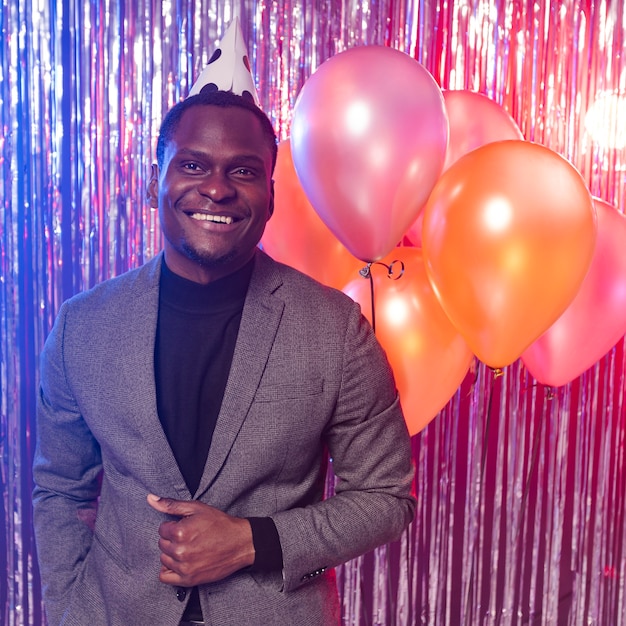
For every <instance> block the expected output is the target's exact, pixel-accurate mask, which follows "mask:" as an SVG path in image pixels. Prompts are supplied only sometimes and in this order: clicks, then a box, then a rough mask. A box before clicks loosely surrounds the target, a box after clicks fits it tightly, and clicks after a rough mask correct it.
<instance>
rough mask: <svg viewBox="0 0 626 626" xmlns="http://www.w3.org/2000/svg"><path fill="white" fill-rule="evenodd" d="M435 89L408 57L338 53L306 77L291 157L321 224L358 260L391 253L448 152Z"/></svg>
mask: <svg viewBox="0 0 626 626" xmlns="http://www.w3.org/2000/svg"><path fill="white" fill-rule="evenodd" d="M447 141H448V120H447V118H446V113H445V109H444V104H443V96H442V95H441V90H440V89H439V87H438V86H437V84H436V83H435V81H434V79H433V78H432V76H431V75H430V74H429V73H428V72H427V70H426V69H425V68H424V67H423V66H421V65H420V64H419V63H418V62H417V61H416V60H415V59H413V58H412V57H410V56H409V55H407V54H405V53H403V52H400V51H398V50H394V49H392V48H387V47H384V46H363V47H358V48H353V49H350V50H347V51H345V52H341V53H339V54H337V55H335V56H333V57H331V58H330V59H328V60H327V61H326V62H325V63H323V64H322V65H321V66H320V67H319V68H318V69H317V71H316V72H315V73H314V74H313V75H312V76H311V77H310V78H309V79H308V80H307V81H306V83H305V84H304V86H303V88H302V91H301V92H300V94H299V96H298V99H297V101H296V104H295V107H294V112H293V120H292V126H291V148H292V154H293V162H294V165H295V168H296V172H297V174H298V178H299V179H300V182H301V183H302V187H303V189H304V191H305V193H306V195H307V197H308V198H309V200H310V202H311V204H312V205H313V208H314V209H315V210H316V211H317V213H318V214H319V216H320V217H321V218H322V220H323V221H324V223H325V224H326V225H327V226H328V228H330V230H331V231H332V232H333V233H334V234H335V235H336V237H337V238H338V239H339V240H340V241H341V242H342V243H343V244H344V245H345V246H346V248H347V249H348V250H349V251H350V252H351V253H352V254H353V255H354V256H355V257H357V258H359V259H362V260H363V261H375V260H378V259H380V258H382V257H383V256H385V255H386V254H388V253H389V252H390V251H391V250H393V248H394V247H395V246H396V245H397V244H398V242H399V241H400V240H401V238H402V235H403V234H404V232H405V231H406V229H407V228H408V227H409V225H410V224H411V223H412V222H413V221H414V219H415V218H416V216H417V214H418V212H419V211H420V210H421V209H422V207H423V205H424V203H425V202H426V199H427V198H428V195H429V194H430V191H431V190H432V188H433V186H434V184H435V182H436V181H437V178H438V177H439V174H440V172H441V168H442V167H443V162H444V158H445V151H446V146H447Z"/></svg>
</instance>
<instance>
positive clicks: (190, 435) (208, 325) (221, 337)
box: [154, 259, 283, 619]
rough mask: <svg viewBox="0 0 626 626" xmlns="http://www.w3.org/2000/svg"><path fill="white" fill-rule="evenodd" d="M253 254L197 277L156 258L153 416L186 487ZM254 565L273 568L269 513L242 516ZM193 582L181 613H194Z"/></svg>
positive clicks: (192, 481) (195, 479) (278, 558)
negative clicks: (209, 277) (229, 268)
mask: <svg viewBox="0 0 626 626" xmlns="http://www.w3.org/2000/svg"><path fill="white" fill-rule="evenodd" d="M253 266H254V261H250V262H249V263H247V264H246V265H245V266H244V267H243V268H241V269H240V270H238V271H236V272H234V273H233V274H230V275H229V276H226V277H224V278H221V279H219V280H216V281H214V282H211V283H209V284H208V285H202V284H199V283H195V282H193V281H190V280H187V279H185V278H182V277H181V276H178V275H177V274H175V273H174V272H172V271H171V270H170V269H169V268H168V267H167V265H166V263H165V259H163V263H162V265H161V283H160V291H159V317H158V325H157V335H156V344H155V353H154V363H155V380H156V395H157V408H158V413H159V419H160V420H161V424H162V426H163V430H164V431H165V435H166V436H167V440H168V442H169V444H170V447H171V448H172V451H173V453H174V457H175V458H176V461H177V463H178V466H179V467H180V470H181V473H182V475H183V478H184V479H185V482H186V483H187V487H188V488H189V491H190V492H191V494H192V495H193V494H195V493H196V491H197V489H198V486H199V484H200V478H201V477H202V472H203V471H204V466H205V463H206V459H207V455H208V453H209V448H210V447H211V440H212V438H213V431H214V430H215V424H216V422H217V416H218V414H219V411H220V407H221V405H222V399H223V397H224V390H225V389H226V382H227V380H228V374H229V372H230V366H231V363H232V359H233V353H234V351H235V342H236V340H237V333H238V332H239V323H240V322H241V314H242V312H243V305H244V301H245V298H246V294H247V292H248V285H249V284H250V277H251V276H252V268H253ZM248 519H249V521H250V526H251V528H252V539H253V542H254V549H255V554H256V556H255V561H254V565H253V566H252V568H253V569H255V570H263V571H272V570H280V569H282V566H283V561H282V550H281V547H280V539H279V537H278V532H277V530H276V526H275V525H274V522H273V520H272V519H271V518H265V517H251V518H248ZM201 616H202V612H201V609H200V601H199V597H198V590H197V589H196V588H194V589H193V592H192V595H191V599H190V602H189V604H188V605H187V609H186V611H185V616H184V617H185V619H201Z"/></svg>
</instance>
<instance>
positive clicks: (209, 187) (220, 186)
mask: <svg viewBox="0 0 626 626" xmlns="http://www.w3.org/2000/svg"><path fill="white" fill-rule="evenodd" d="M198 192H199V193H200V194H201V195H203V196H206V197H208V198H210V199H211V200H212V201H213V202H223V201H224V200H228V199H230V198H232V197H234V196H235V194H236V191H235V186H234V185H233V184H232V181H230V180H229V178H228V176H227V175H226V174H223V173H221V172H211V173H207V174H206V176H203V177H202V180H201V181H200V183H199V185H198Z"/></svg>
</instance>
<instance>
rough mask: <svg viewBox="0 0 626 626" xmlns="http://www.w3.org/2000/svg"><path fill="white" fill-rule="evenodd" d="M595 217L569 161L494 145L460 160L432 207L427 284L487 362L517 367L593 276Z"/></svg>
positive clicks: (531, 147)
mask: <svg viewBox="0 0 626 626" xmlns="http://www.w3.org/2000/svg"><path fill="white" fill-rule="evenodd" d="M595 238H596V212H595V209H594V206H593V202H592V199H591V195H590V194H589V191H588V190H587V187H586V186H585V183H584V181H583V179H582V177H581V176H580V174H579V173H578V172H577V171H576V169H575V168H574V167H573V166H572V165H571V164H570V163H568V162H567V161H566V160H565V159H564V158H562V157H561V156H559V155H558V154H556V153H555V152H553V151H551V150H549V149H548V148H545V147H543V146H540V145H538V144H533V143H530V142H526V141H500V142H496V143H490V144H487V145H485V146H482V147H480V148H477V149H476V150H473V151H472V152H469V153H468V154H466V155H465V156H463V157H461V158H460V159H459V160H458V161H457V162H456V163H454V164H453V165H452V166H451V167H450V169H449V170H447V171H446V172H444V174H443V175H442V176H441V178H440V179H439V181H438V183H437V185H436V187H435V189H434V190H433V192H432V194H431V196H430V198H429V200H428V203H427V205H426V208H425V210H424V225H423V229H422V246H423V248H422V249H423V250H424V258H425V260H426V267H427V270H428V275H429V278H430V280H431V282H432V284H433V287H434V289H435V292H436V293H437V295H438V297H439V300H440V302H441V304H442V307H443V309H444V311H445V312H446V313H447V315H448V317H449V318H450V320H451V321H452V323H453V324H454V326H455V327H456V328H457V329H458V331H459V332H460V333H461V334H462V335H463V337H464V338H465V340H466V341H467V343H468V344H469V346H470V348H471V350H472V352H473V353H474V354H475V355H476V356H477V357H478V358H479V359H480V360H481V361H483V362H484V363H485V364H486V365H489V366H490V367H493V368H501V367H504V366H505V365H508V364H510V363H512V362H513V361H515V360H516V359H517V358H518V357H519V356H520V355H521V354H522V352H523V351H524V350H525V349H526V348H527V347H528V346H529V345H530V344H531V343H532V342H533V341H535V339H537V338H538V337H539V336H540V335H541V334H542V333H544V332H545V331H546V330H547V329H548V328H549V327H550V326H551V325H552V324H553V323H554V322H555V321H556V320H557V319H558V317H559V316H560V315H561V313H563V311H564V310H565V309H566V308H567V307H568V306H569V304H570V303H571V302H572V300H573V299H574V297H575V296H576V293H577V292H578V289H579V288H580V285H581V283H582V281H583V278H584V277H585V274H586V273H587V270H588V269H589V265H590V263H591V258H592V255H593V249H594V243H595Z"/></svg>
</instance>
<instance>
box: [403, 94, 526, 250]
mask: <svg viewBox="0 0 626 626" xmlns="http://www.w3.org/2000/svg"><path fill="white" fill-rule="evenodd" d="M443 99H444V103H445V108H446V113H447V116H448V122H449V125H450V134H449V138H448V149H447V151H446V160H445V162H444V166H443V171H444V172H445V171H446V170H447V169H448V168H449V167H450V166H451V165H452V164H453V163H454V162H456V161H457V160H458V159H460V158H461V157H462V156H464V155H465V154H467V153H468V152H471V151H472V150H475V149H476V148H480V147H481V146H484V145H485V144H488V143H493V142H494V141H504V140H507V139H518V140H520V139H523V138H524V136H523V135H522V131H521V130H520V129H519V127H518V126H517V124H516V123H515V121H514V120H513V118H512V117H511V116H510V115H509V114H508V113H507V112H506V111H505V110H504V109H503V108H502V107H501V106H500V105H499V104H498V103H496V102H494V101H493V100H490V99H489V98H488V97H487V96H484V95H482V94H480V93H476V92H474V91H465V90H459V91H454V90H453V91H444V92H443ZM423 217H424V216H423V213H422V212H421V211H420V213H419V215H418V217H417V219H416V220H415V221H414V222H413V224H411V226H410V227H409V228H408V230H407V232H406V233H405V235H406V237H407V238H408V240H409V241H410V242H411V243H412V244H413V245H414V246H418V247H421V245H422V219H423Z"/></svg>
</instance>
